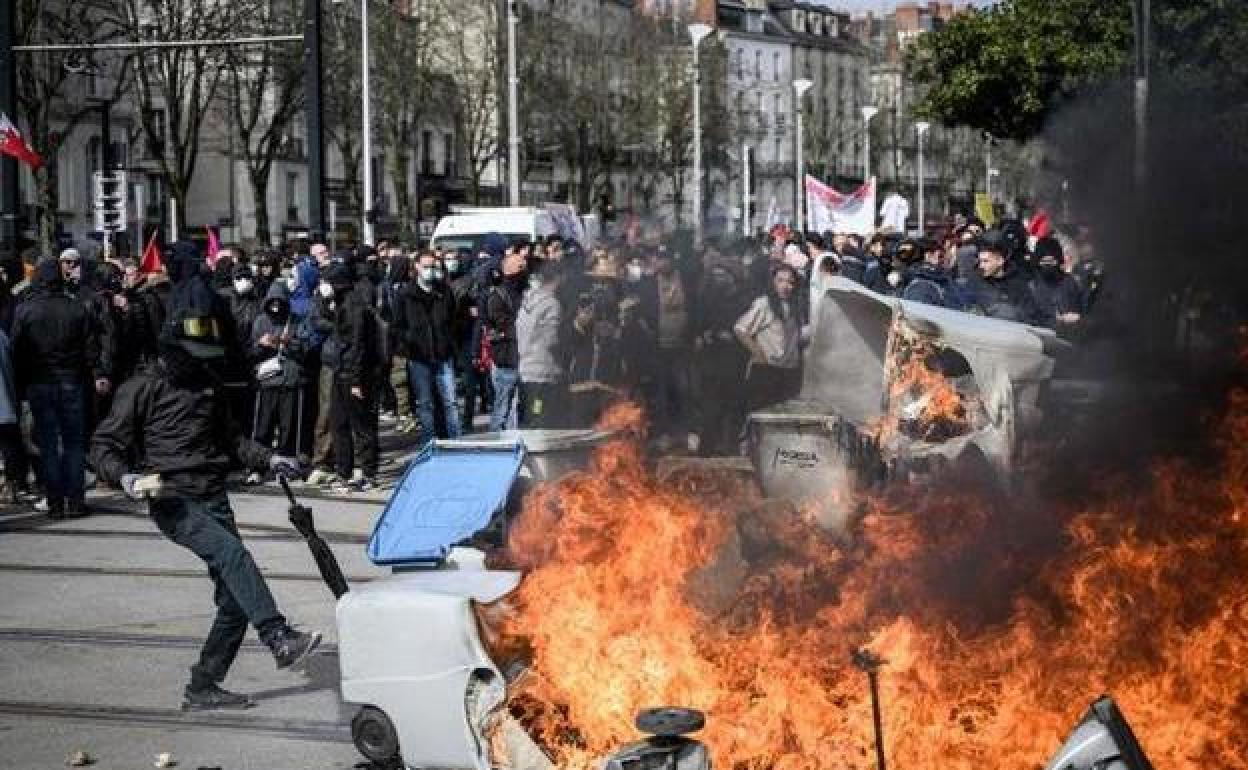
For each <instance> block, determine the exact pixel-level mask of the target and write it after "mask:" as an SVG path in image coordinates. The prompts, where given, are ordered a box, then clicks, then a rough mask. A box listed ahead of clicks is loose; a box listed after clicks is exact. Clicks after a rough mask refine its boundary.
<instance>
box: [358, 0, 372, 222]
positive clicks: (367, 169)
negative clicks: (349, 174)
mask: <svg viewBox="0 0 1248 770" xmlns="http://www.w3.org/2000/svg"><path fill="white" fill-rule="evenodd" d="M360 49H361V53H360V55H361V57H362V65H361V67H362V70H361V71H362V74H361V76H360V86H361V89H362V90H363V92H364V93H363V115H362V116H361V120H362V121H363V124H364V125H363V130H362V131H361V137H362V143H363V145H364V147H363V150H362V152H363V156H364V242H365V243H368V244H372V243H374V241H373V99H372V94H371V90H370V88H369V81H370V79H371V78H370V72H369V70H370V69H371V67H370V66H369V64H370V62H371V61H372V57H371V56H370V55H369V49H368V0H360Z"/></svg>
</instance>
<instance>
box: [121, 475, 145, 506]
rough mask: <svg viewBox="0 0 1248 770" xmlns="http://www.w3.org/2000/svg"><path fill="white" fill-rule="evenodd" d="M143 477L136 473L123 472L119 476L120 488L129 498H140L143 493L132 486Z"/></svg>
mask: <svg viewBox="0 0 1248 770" xmlns="http://www.w3.org/2000/svg"><path fill="white" fill-rule="evenodd" d="M141 478H143V477H142V476H140V475H139V474H137V473H125V474H122V477H121V489H122V491H124V492H125V493H126V497H128V498H130V499H131V500H142V499H143V493H142V492H140V491H139V490H137V489H135V488H134V485H135V484H137V483H139V479H141Z"/></svg>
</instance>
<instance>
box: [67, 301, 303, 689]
mask: <svg viewBox="0 0 1248 770" xmlns="http://www.w3.org/2000/svg"><path fill="white" fill-rule="evenodd" d="M216 302H217V296H216V295H215V293H214V292H213V291H212V290H211V288H210V287H209V286H208V285H207V284H206V283H204V284H197V285H196V284H192V285H189V286H186V287H183V290H182V291H180V292H178V294H177V296H176V297H175V299H174V302H173V303H172V305H171V310H170V314H169V317H168V321H167V322H166V324H165V325H164V326H163V327H162V330H161V335H160V341H159V346H160V356H159V358H158V359H157V361H156V363H155V365H154V366H152V367H149V368H147V369H145V370H143V371H142V372H141V373H140V374H139V375H138V376H136V377H134V378H132V379H131V380H130V381H128V382H126V383H125V384H124V385H122V387H121V388H120V389H119V391H118V394H117V398H116V400H115V402H114V404H113V410H112V411H111V412H110V413H109V415H108V416H107V417H106V418H105V419H104V421H103V422H102V423H101V424H100V426H99V429H98V430H97V431H96V433H95V435H94V437H93V438H92V441H91V458H92V460H93V461H94V463H95V466H96V468H97V469H98V470H99V473H100V475H101V477H103V478H104V479H106V480H108V481H110V482H114V483H118V484H120V486H121V487H122V489H123V490H124V491H125V493H126V494H127V495H128V496H129V497H131V498H133V499H136V500H141V499H146V500H147V504H148V513H149V514H150V516H151V518H152V521H153V522H154V523H155V524H156V526H157V527H158V528H159V529H160V531H161V532H162V533H163V534H164V535H165V537H167V538H168V539H169V540H171V541H173V542H174V543H176V544H178V545H180V546H182V547H183V548H186V549H187V550H189V551H191V552H192V553H194V554H195V555H196V556H198V557H199V558H200V559H202V560H203V561H204V563H205V565H206V566H207V567H208V575H209V577H210V578H211V579H212V582H213V586H214V589H215V591H214V599H215V602H216V606H217V613H216V618H215V620H214V621H213V624H212V629H211V630H210V631H209V633H208V637H207V639H205V641H204V645H203V648H202V650H201V652H200V655H199V660H198V661H197V662H196V663H195V664H194V665H192V666H191V671H190V681H189V683H188V684H187V686H186V688H185V690H184V691H183V698H184V699H183V703H182V708H183V709H184V710H207V709H245V708H249V707H251V706H252V705H254V703H253V701H252V700H251V698H249V697H248V696H246V695H239V694H236V693H232V692H229V691H228V690H224V689H222V688H221V687H220V683H221V682H222V681H223V680H224V679H225V677H226V675H227V674H228V673H229V670H230V668H231V667H232V664H233V662H234V659H235V658H236V656H237V654H238V651H239V648H240V647H241V646H242V643H243V639H244V637H245V636H246V634H247V626H248V625H251V626H252V627H254V628H255V629H256V631H257V633H258V634H259V636H260V639H261V641H262V642H263V643H264V644H265V646H267V647H268V648H269V651H270V652H271V653H272V655H273V658H274V660H275V661H276V663H277V667H278V668H279V669H287V668H290V667H292V666H295V665H297V664H298V663H300V662H301V661H303V660H304V659H305V658H307V656H308V655H309V654H310V653H311V652H312V651H313V650H315V649H316V647H317V645H318V644H319V642H320V639H321V636H320V634H318V633H307V632H303V631H296V630H295V629H294V628H292V627H291V626H290V624H289V623H288V622H287V620H286V618H285V617H284V616H283V615H282V613H281V612H280V611H279V610H278V607H277V603H276V601H274V599H273V595H272V593H271V592H270V590H269V586H268V583H267V582H266V581H265V579H264V576H263V575H262V574H261V572H260V570H259V568H258V567H257V566H256V563H255V560H254V559H253V558H252V555H251V553H249V552H248V550H247V548H246V547H245V546H244V545H243V541H242V539H241V538H240V537H239V534H238V525H237V523H236V522H235V518H234V511H233V510H232V508H231V506H230V501H229V498H228V496H227V494H226V476H227V474H228V472H229V470H230V467H231V465H232V464H233V463H235V462H237V463H241V464H242V465H244V466H247V467H250V468H253V469H256V470H271V471H273V472H275V473H280V474H282V475H286V476H292V477H294V476H297V475H298V474H299V466H298V463H297V462H296V461H295V460H294V458H291V457H284V456H281V455H277V454H274V453H273V452H271V451H269V450H268V449H266V448H265V447H262V446H260V445H259V444H256V443H255V442H254V441H251V440H250V439H248V438H246V437H245V436H244V434H243V432H242V430H241V429H240V428H239V426H238V423H237V422H235V421H234V419H233V416H232V415H231V413H230V410H229V404H228V401H227V400H226V398H225V395H224V393H223V392H222V389H221V387H220V371H221V367H222V363H223V357H224V354H225V349H224V347H225V345H224V343H225V342H226V340H225V339H224V337H223V336H222V334H221V327H220V323H219V321H218V318H217V317H216V307H215V305H216ZM144 476H147V477H149V479H150V477H155V479H156V481H155V482H154V483H152V482H150V480H149V479H144ZM141 481H143V482H144V483H143V484H140V482H141ZM143 487H147V489H143Z"/></svg>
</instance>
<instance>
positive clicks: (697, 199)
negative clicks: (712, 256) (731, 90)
mask: <svg viewBox="0 0 1248 770" xmlns="http://www.w3.org/2000/svg"><path fill="white" fill-rule="evenodd" d="M712 31H713V30H712V29H711V26H710V25H709V24H702V23H701V22H698V23H694V24H690V25H689V39H690V40H691V41H692V42H693V245H694V247H695V248H699V249H700V248H702V70H701V68H700V67H699V65H698V45H699V44H701V42H702V40H703V39H704V38H706V36H707V35H709V34H711V32H712Z"/></svg>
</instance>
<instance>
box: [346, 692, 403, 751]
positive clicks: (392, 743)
mask: <svg viewBox="0 0 1248 770" xmlns="http://www.w3.org/2000/svg"><path fill="white" fill-rule="evenodd" d="M351 740H352V741H354V742H355V748H356V749H358V750H359V752H360V753H361V754H363V755H364V757H365V758H366V759H368V760H369V761H371V762H376V763H377V764H387V763H390V762H392V761H393V760H395V759H398V756H399V735H398V733H396V732H395V731H394V724H393V723H392V722H391V721H390V717H388V716H386V712H384V711H382V710H381V709H379V708H377V707H376V706H365V707H364V708H362V709H360V710H359V712H358V713H357V714H356V715H355V718H354V719H352V720H351Z"/></svg>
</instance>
